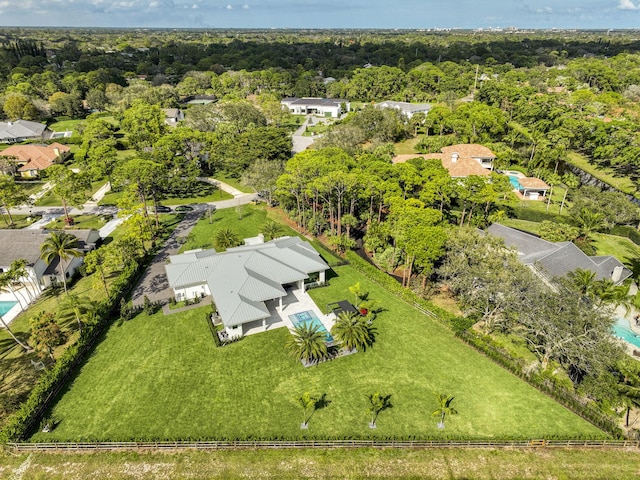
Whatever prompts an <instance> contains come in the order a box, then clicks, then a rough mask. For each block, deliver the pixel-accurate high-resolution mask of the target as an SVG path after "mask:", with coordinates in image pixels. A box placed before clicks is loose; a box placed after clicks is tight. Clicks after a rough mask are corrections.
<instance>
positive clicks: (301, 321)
mask: <svg viewBox="0 0 640 480" xmlns="http://www.w3.org/2000/svg"><path fill="white" fill-rule="evenodd" d="M289 320H291V322H292V323H293V326H294V327H297V326H298V325H311V326H314V327H319V328H318V329H319V330H320V331H321V332H325V339H326V341H327V343H331V342H333V337H332V336H331V334H330V333H329V331H328V330H327V329H326V328H325V326H324V325H323V323H322V322H321V321H320V319H319V318H318V317H317V316H316V313H315V312H314V311H313V310H307V311H305V312H299V313H294V314H293V315H289Z"/></svg>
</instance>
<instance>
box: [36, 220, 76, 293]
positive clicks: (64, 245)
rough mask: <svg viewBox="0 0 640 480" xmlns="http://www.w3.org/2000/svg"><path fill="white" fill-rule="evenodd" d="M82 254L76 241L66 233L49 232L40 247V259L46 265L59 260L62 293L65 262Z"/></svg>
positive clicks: (65, 287) (65, 278)
mask: <svg viewBox="0 0 640 480" xmlns="http://www.w3.org/2000/svg"><path fill="white" fill-rule="evenodd" d="M81 256H82V252H81V251H80V250H78V239H77V238H76V237H75V236H74V235H71V234H69V233H66V232H51V234H50V235H49V238H47V239H46V240H45V242H44V243H43V244H42V245H41V246H40V257H41V258H42V259H43V260H44V261H45V262H46V263H48V264H51V262H53V261H54V260H55V259H56V257H58V258H60V268H61V269H62V283H63V284H64V292H65V293H66V294H67V295H68V294H69V292H68V291H67V273H66V266H65V262H67V261H68V260H70V259H71V258H72V257H81Z"/></svg>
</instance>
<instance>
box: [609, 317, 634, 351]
mask: <svg viewBox="0 0 640 480" xmlns="http://www.w3.org/2000/svg"><path fill="white" fill-rule="evenodd" d="M613 332H614V333H613V334H614V335H615V336H616V337H618V338H621V339H622V340H624V341H625V342H628V343H630V344H632V345H635V346H636V347H638V348H640V335H639V334H637V333H635V332H634V331H633V330H631V327H629V320H627V319H626V318H618V319H617V320H616V323H614V324H613Z"/></svg>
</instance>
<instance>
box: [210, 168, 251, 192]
mask: <svg viewBox="0 0 640 480" xmlns="http://www.w3.org/2000/svg"><path fill="white" fill-rule="evenodd" d="M215 179H216V180H219V181H221V182H224V183H226V184H227V185H231V186H232V187H233V188H235V189H236V190H238V191H240V192H243V193H254V192H255V190H254V189H253V188H251V187H247V186H246V185H243V184H242V183H240V180H238V179H237V178H235V177H230V176H229V175H227V174H225V173H224V172H217V173H216V174H215Z"/></svg>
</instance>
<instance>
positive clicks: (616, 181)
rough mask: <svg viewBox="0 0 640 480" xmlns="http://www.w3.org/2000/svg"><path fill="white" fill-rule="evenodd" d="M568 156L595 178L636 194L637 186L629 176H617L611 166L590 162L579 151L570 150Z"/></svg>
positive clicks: (573, 162) (574, 163)
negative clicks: (606, 166)
mask: <svg viewBox="0 0 640 480" xmlns="http://www.w3.org/2000/svg"><path fill="white" fill-rule="evenodd" d="M567 157H568V158H567V162H568V163H570V164H572V165H575V166H576V167H578V168H580V169H582V170H584V171H585V172H587V173H589V174H590V175H592V176H594V177H595V178H597V179H599V180H602V181H603V182H605V183H607V184H609V185H611V186H613V187H615V188H617V189H618V190H620V191H622V192H625V193H629V194H631V195H636V193H637V190H636V186H635V185H634V183H633V182H632V181H631V180H630V179H629V178H628V177H619V176H616V175H615V172H614V170H613V169H611V168H605V167H600V166H596V165H593V164H592V163H589V160H588V159H587V158H586V157H585V156H584V155H581V154H579V153H577V152H568V153H567Z"/></svg>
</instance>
